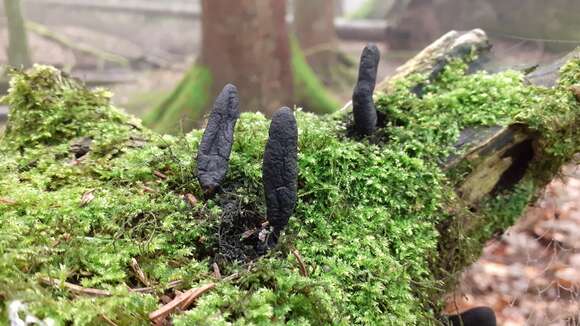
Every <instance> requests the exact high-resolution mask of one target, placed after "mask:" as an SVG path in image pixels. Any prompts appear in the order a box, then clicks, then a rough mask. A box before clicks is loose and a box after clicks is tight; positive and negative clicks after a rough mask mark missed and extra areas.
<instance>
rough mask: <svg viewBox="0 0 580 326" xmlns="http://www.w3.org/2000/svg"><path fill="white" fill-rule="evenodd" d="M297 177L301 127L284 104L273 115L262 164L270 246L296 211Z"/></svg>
mask: <svg viewBox="0 0 580 326" xmlns="http://www.w3.org/2000/svg"><path fill="white" fill-rule="evenodd" d="M297 179H298V127H297V125H296V119H295V118H294V113H293V112H292V110H290V109H289V108H286V107H284V108H281V109H280V110H278V112H276V113H275V114H274V116H273V117H272V124H271V125H270V136H269V138H268V144H267V145H266V150H265V152H264V163H263V167H262V180H263V183H264V193H265V196H266V208H267V211H266V216H267V219H268V222H269V224H270V226H271V227H272V229H273V232H272V234H270V236H269V238H268V247H272V246H273V245H274V244H276V242H277V241H278V236H279V235H280V232H281V231H282V230H283V229H284V227H286V225H287V224H288V220H289V219H290V216H291V215H292V213H293V212H294V207H295V206H296V198H297V197H296V191H297Z"/></svg>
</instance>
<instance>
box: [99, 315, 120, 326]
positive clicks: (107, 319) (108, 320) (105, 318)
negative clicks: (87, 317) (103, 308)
mask: <svg viewBox="0 0 580 326" xmlns="http://www.w3.org/2000/svg"><path fill="white" fill-rule="evenodd" d="M100 316H101V318H103V320H104V321H105V322H106V323H107V324H109V325H111V326H119V325H117V323H115V322H114V321H112V320H111V319H109V317H107V316H105V315H103V314H101V315H100Z"/></svg>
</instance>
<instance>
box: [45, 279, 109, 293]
mask: <svg viewBox="0 0 580 326" xmlns="http://www.w3.org/2000/svg"><path fill="white" fill-rule="evenodd" d="M40 281H41V282H42V283H44V284H46V285H50V286H56V287H65V288H67V289H69V290H70V291H71V292H74V293H77V294H86V295H91V296H97V297H109V296H111V292H109V291H105V290H99V289H91V288H84V287H82V286H80V285H76V284H72V283H69V282H61V281H59V280H55V279H52V278H49V277H41V278H40Z"/></svg>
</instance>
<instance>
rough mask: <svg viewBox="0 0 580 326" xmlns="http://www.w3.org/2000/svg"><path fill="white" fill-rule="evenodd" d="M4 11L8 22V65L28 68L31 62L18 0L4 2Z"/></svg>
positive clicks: (5, 0)
mask: <svg viewBox="0 0 580 326" xmlns="http://www.w3.org/2000/svg"><path fill="white" fill-rule="evenodd" d="M4 11H5V12H6V20H7V22H8V39H9V43H8V63H9V64H10V65H11V66H13V67H24V68H27V67H30V66H31V65H32V61H31V59H30V53H29V51H28V38H27V36H26V27H25V25H24V19H23V18H22V12H21V10H20V0H4Z"/></svg>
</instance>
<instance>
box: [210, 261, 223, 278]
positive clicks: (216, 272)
mask: <svg viewBox="0 0 580 326" xmlns="http://www.w3.org/2000/svg"><path fill="white" fill-rule="evenodd" d="M212 267H213V276H214V277H215V278H217V279H218V280H219V279H221V278H222V273H221V272H220V267H219V266H218V264H217V263H213V264H212Z"/></svg>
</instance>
